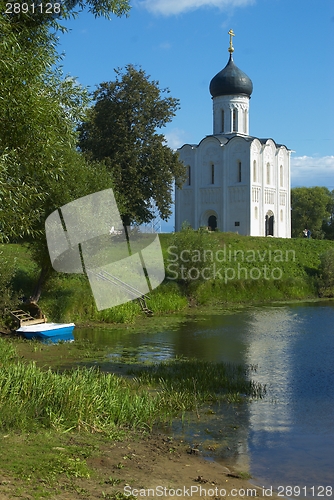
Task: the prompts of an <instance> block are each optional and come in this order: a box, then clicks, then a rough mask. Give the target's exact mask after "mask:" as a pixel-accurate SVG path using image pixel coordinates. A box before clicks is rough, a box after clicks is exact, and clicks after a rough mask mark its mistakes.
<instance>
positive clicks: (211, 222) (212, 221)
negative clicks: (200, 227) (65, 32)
mask: <svg viewBox="0 0 334 500" xmlns="http://www.w3.org/2000/svg"><path fill="white" fill-rule="evenodd" d="M216 228H217V217H216V216H215V215H210V217H209V218H208V229H209V231H215V229H216Z"/></svg>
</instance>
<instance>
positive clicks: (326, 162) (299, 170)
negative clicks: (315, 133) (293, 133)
mask: <svg viewBox="0 0 334 500" xmlns="http://www.w3.org/2000/svg"><path fill="white" fill-rule="evenodd" d="M291 185H292V187H298V186H305V187H312V186H326V187H328V188H329V189H334V156H322V157H312V156H296V157H293V156H292V157H291Z"/></svg>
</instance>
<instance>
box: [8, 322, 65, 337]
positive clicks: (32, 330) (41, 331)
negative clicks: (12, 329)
mask: <svg viewBox="0 0 334 500" xmlns="http://www.w3.org/2000/svg"><path fill="white" fill-rule="evenodd" d="M74 327H75V324H74V323H40V324H37V325H27V326H20V328H18V329H17V330H16V331H17V333H20V334H22V335H23V336H24V337H25V338H26V339H39V340H42V341H44V342H45V341H47V342H59V341H69V340H74V336H73V330H74Z"/></svg>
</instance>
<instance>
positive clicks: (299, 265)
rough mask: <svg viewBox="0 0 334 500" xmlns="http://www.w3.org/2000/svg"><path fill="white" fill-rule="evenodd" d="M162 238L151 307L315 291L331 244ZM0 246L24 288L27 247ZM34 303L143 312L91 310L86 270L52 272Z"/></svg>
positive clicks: (122, 314) (120, 318)
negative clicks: (161, 269) (160, 272)
mask: <svg viewBox="0 0 334 500" xmlns="http://www.w3.org/2000/svg"><path fill="white" fill-rule="evenodd" d="M160 241H161V245H162V249H163V255H164V261H165V269H166V279H165V281H164V283H163V284H161V285H160V286H159V287H158V288H156V289H155V290H153V291H152V292H151V293H149V296H150V300H148V301H147V305H148V307H149V308H150V309H151V310H153V312H154V314H155V315H163V314H171V313H175V312H182V311H186V310H187V308H188V306H189V305H191V306H194V305H200V306H226V305H227V306H229V305H232V304H245V303H247V304H249V303H251V304H254V303H257V304H259V303H269V302H273V301H285V300H303V299H304V300H305V299H314V298H317V297H319V290H320V289H319V265H320V255H321V254H323V253H324V252H326V251H327V250H328V249H330V248H332V249H333V248H334V242H333V241H328V240H312V239H311V240H309V239H302V238H299V239H280V238H260V237H247V236H240V235H236V234H234V233H219V232H217V233H210V234H208V233H207V232H203V231H189V230H187V231H182V232H180V233H175V234H163V235H160ZM1 252H2V253H1V258H2V261H1V262H5V261H6V262H8V264H9V265H14V266H15V268H16V272H15V275H14V278H13V280H12V285H13V289H14V292H16V293H21V294H22V295H26V296H29V295H30V293H31V291H32V289H33V286H34V283H35V282H36V279H37V277H38V269H37V268H36V266H35V265H34V263H33V262H32V260H31V258H30V254H29V250H28V248H27V247H26V246H24V245H13V244H8V245H2V246H1ZM182 252H184V253H183V254H182ZM1 262H0V273H1ZM197 276H198V279H192V278H194V277H195V278H197ZM214 276H215V279H213V277H214ZM208 277H209V278H210V279H206V278H208ZM276 278H277V279H276ZM7 302H8V301H7ZM39 305H40V307H41V308H42V310H43V312H44V313H45V314H46V316H47V317H48V319H49V321H51V320H52V321H74V322H76V323H77V324H80V323H82V324H83V323H87V322H93V321H96V322H101V323H125V324H131V323H133V322H134V321H135V320H136V318H138V317H140V316H142V315H143V313H142V311H141V309H140V307H139V304H138V303H137V302H136V301H132V302H128V303H126V304H122V305H119V306H116V307H113V308H111V309H106V310H103V311H97V309H96V306H95V303H94V299H93V296H92V293H91V290H90V286H89V283H88V280H87V278H86V277H85V276H83V275H73V274H72V275H71V274H63V273H56V272H54V273H53V274H52V276H51V277H50V279H49V280H48V282H47V283H46V285H45V287H44V289H43V293H42V297H41V299H40V302H39Z"/></svg>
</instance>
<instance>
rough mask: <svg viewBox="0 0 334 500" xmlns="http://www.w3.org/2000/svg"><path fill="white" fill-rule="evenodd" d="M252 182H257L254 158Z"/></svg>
mask: <svg viewBox="0 0 334 500" xmlns="http://www.w3.org/2000/svg"><path fill="white" fill-rule="evenodd" d="M253 182H257V171H256V160H254V161H253Z"/></svg>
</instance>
